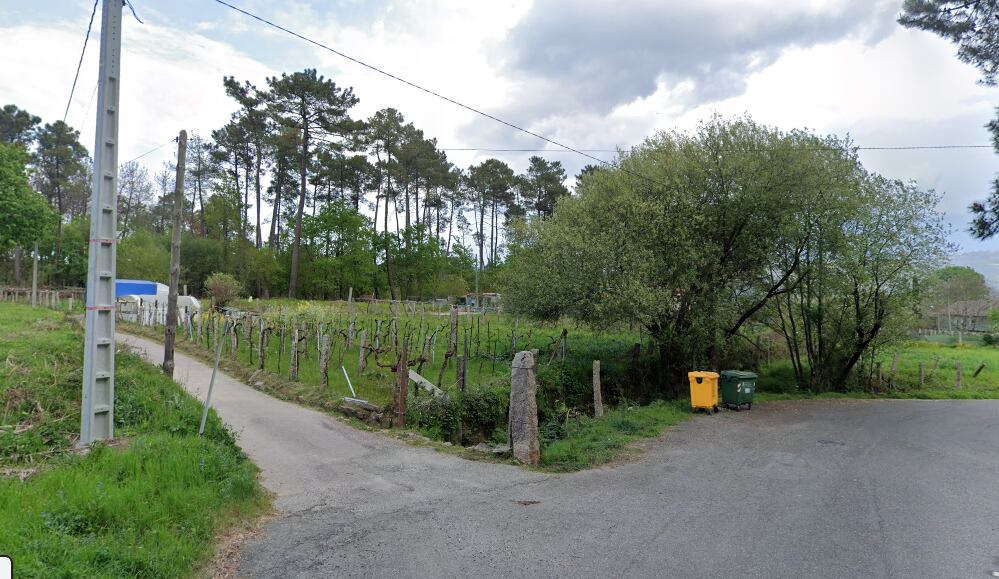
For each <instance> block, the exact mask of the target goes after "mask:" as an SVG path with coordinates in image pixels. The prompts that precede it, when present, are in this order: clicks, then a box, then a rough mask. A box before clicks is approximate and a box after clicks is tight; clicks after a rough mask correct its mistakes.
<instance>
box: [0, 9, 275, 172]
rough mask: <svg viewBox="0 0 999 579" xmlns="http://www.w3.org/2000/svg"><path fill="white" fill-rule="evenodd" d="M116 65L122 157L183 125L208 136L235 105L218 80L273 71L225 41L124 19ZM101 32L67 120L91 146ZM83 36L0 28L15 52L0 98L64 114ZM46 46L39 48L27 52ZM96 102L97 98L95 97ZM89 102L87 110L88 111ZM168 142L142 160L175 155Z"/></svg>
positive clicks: (50, 115) (3, 71) (48, 114)
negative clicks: (119, 64) (120, 81)
mask: <svg viewBox="0 0 999 579" xmlns="http://www.w3.org/2000/svg"><path fill="white" fill-rule="evenodd" d="M123 37H124V41H123V50H122V62H121V78H122V84H121V94H120V110H121V125H120V127H119V142H120V143H121V149H120V151H119V159H120V160H121V161H124V160H127V159H130V158H132V157H135V156H137V155H139V154H141V153H143V152H145V151H148V150H149V149H151V148H153V147H155V146H156V145H159V144H161V143H163V142H165V141H166V140H168V139H170V138H173V137H174V136H176V135H177V133H178V132H179V131H180V130H181V129H187V130H189V131H191V130H194V131H198V132H201V133H206V134H207V133H208V132H210V131H211V130H212V129H214V128H217V127H219V126H221V125H222V124H224V123H225V122H226V121H227V120H228V118H229V115H230V114H231V113H232V111H233V110H234V109H235V106H234V103H233V102H232V101H231V100H230V99H229V98H228V97H226V95H225V92H224V91H223V90H222V77H223V75H226V74H234V75H236V76H237V77H239V78H248V79H252V80H254V81H259V82H262V81H263V79H264V77H265V76H266V75H268V74H273V71H271V70H269V69H268V68H267V67H266V66H264V65H263V64H261V63H259V62H257V61H255V60H254V59H252V58H250V57H248V56H246V55H245V54H241V53H239V52H238V51H236V50H234V49H233V48H231V47H230V46H229V45H227V44H224V43H221V42H217V41H215V40H211V39H209V38H207V37H205V36H202V35H200V34H196V33H189V32H184V31H179V30H176V29H172V28H165V27H162V26H158V25H156V24H152V23H150V22H149V21H147V23H146V24H144V25H140V24H138V23H135V22H134V21H131V20H128V21H126V24H125V32H124V34H123ZM99 43H100V37H99V34H98V33H95V34H93V35H92V38H91V40H90V44H89V45H88V47H87V54H86V58H85V60H84V65H83V69H82V70H81V72H80V80H79V82H78V83H77V87H76V93H75V97H74V99H73V104H72V106H71V107H70V109H69V115H68V117H67V119H66V121H67V122H68V123H69V124H70V125H72V126H74V127H75V128H77V129H78V130H80V133H81V142H83V144H84V145H86V146H87V148H88V149H92V148H93V140H94V124H95V118H96V110H95V109H96V102H94V103H91V98H90V97H91V95H92V94H93V90H94V87H95V85H96V78H97V61H98V52H99ZM81 44H82V38H81V36H80V34H79V32H78V31H77V30H76V29H75V27H70V26H67V25H62V24H59V25H53V26H45V27H41V26H37V25H22V26H17V27H11V28H0V53H4V54H18V55H19V57H18V58H16V59H11V60H9V61H8V62H6V63H5V65H4V66H3V67H0V102H2V103H5V104H6V103H14V104H17V105H18V106H20V107H22V108H25V109H27V110H28V111H30V112H32V113H33V114H36V115H39V116H41V117H42V119H43V121H45V122H52V121H55V120H57V119H61V118H62V115H63V111H64V110H65V106H66V99H67V98H68V97H69V90H70V85H71V83H72V78H73V73H74V71H75V68H76V62H77V58H78V57H77V55H79V51H80V47H81ZM29 46H44V47H45V49H44V50H26V49H25V47H29ZM94 100H96V99H94ZM88 105H90V106H89V108H88ZM169 149H170V148H169V147H166V148H164V149H162V150H160V151H157V152H156V153H154V154H151V155H149V156H148V157H146V158H144V159H143V160H144V161H146V162H147V163H149V164H150V165H151V166H154V167H155V166H158V165H159V163H161V162H162V161H164V160H167V159H172V158H173V156H174V155H175V153H171V152H170V150H169Z"/></svg>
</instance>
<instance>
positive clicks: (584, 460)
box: [541, 401, 691, 472]
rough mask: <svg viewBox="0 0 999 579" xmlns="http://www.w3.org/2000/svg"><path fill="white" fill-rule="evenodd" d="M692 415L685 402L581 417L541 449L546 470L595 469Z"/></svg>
mask: <svg viewBox="0 0 999 579" xmlns="http://www.w3.org/2000/svg"><path fill="white" fill-rule="evenodd" d="M690 416H691V411H690V404H689V403H687V402H684V401H676V402H662V401H658V402H653V403H652V404H649V405H648V406H627V405H621V406H619V407H617V408H614V409H610V410H608V411H607V412H606V413H605V414H604V416H603V417H602V418H592V417H589V416H580V417H578V418H575V419H570V420H569V421H568V422H567V423H566V424H565V433H564V437H563V438H560V439H558V440H553V441H550V442H546V443H545V444H544V445H543V446H542V449H541V466H542V468H543V469H544V470H548V471H554V472H567V471H575V470H581V469H584V468H591V467H594V466H597V465H600V464H605V463H608V462H611V461H613V460H615V459H617V458H619V457H621V456H622V455H623V454H624V453H625V451H626V449H627V445H628V444H629V443H631V442H634V441H636V440H638V439H641V438H652V437H656V436H659V435H660V434H662V433H663V431H664V430H666V428H667V427H669V426H672V425H674V424H677V423H679V422H681V421H683V420H686V419H687V418H689V417H690Z"/></svg>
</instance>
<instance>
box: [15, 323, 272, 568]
mask: <svg viewBox="0 0 999 579" xmlns="http://www.w3.org/2000/svg"><path fill="white" fill-rule="evenodd" d="M82 342H83V336H82V331H81V330H80V328H79V325H78V324H77V323H76V322H74V321H72V320H67V319H64V316H63V314H59V313H56V312H52V311H47V310H42V309H31V308H28V307H25V306H20V305H12V304H0V360H4V361H5V362H6V363H5V365H4V366H3V367H0V467H3V468H4V469H5V470H6V471H7V472H10V473H26V474H30V476H28V478H26V479H25V480H23V481H22V480H20V479H19V478H16V477H7V478H0V513H2V516H0V551H3V553H4V554H5V555H9V556H11V557H12V559H13V561H14V568H15V575H16V576H18V577H135V576H142V577H178V576H186V575H190V574H191V573H192V571H193V570H194V569H196V568H197V567H198V566H200V565H201V564H203V562H204V561H205V560H206V559H207V558H208V556H209V555H210V554H211V551H212V545H213V538H214V537H215V535H216V534H217V533H218V532H220V531H222V530H223V529H224V528H225V527H226V526H227V525H228V524H230V523H232V522H233V521H235V520H236V519H239V518H247V517H252V516H254V515H256V514H257V513H259V512H260V511H261V510H263V509H265V508H267V499H266V497H265V496H264V495H263V493H262V491H261V489H260V488H259V486H258V484H257V481H256V467H255V466H254V465H253V464H252V463H251V462H249V460H247V458H246V457H245V456H244V455H243V453H242V452H241V451H240V449H239V448H238V447H237V446H236V441H235V438H234V436H233V435H232V434H231V432H230V431H229V430H227V429H226V428H225V426H224V425H223V424H222V423H221V421H220V420H219V419H218V417H217V416H216V415H215V413H214V412H212V413H211V414H210V419H209V422H208V425H207V428H206V436H205V437H203V438H199V437H198V436H197V428H198V423H199V420H200V405H199V403H198V402H197V401H196V400H194V399H193V398H192V397H190V396H189V395H187V394H186V393H185V392H184V391H183V390H182V389H181V388H180V387H179V386H178V385H177V384H176V383H174V382H173V381H172V380H170V379H169V378H167V377H165V376H164V375H163V373H162V372H161V371H160V370H159V369H158V368H156V367H155V366H152V365H150V364H147V363H145V362H143V361H141V360H140V359H139V358H138V357H136V356H134V355H132V354H128V353H124V352H122V353H119V354H118V356H117V360H116V362H117V364H116V408H115V425H116V435H117V436H118V437H120V438H118V439H117V440H116V441H115V443H114V444H113V445H112V446H107V445H103V444H98V445H95V446H94V447H93V448H92V451H91V452H90V453H88V454H78V453H75V452H72V451H71V448H72V445H73V443H74V441H75V436H76V433H77V430H78V429H79V420H80V408H79V398H80V395H81V381H80V380H81V374H82Z"/></svg>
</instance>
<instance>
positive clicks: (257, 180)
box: [256, 143, 263, 249]
mask: <svg viewBox="0 0 999 579" xmlns="http://www.w3.org/2000/svg"><path fill="white" fill-rule="evenodd" d="M256 150H257V166H256V173H257V175H256V177H257V179H256V188H257V249H260V248H261V247H262V246H263V239H261V235H260V162H261V157H262V154H261V151H260V144H259V143H258V144H257V145H256Z"/></svg>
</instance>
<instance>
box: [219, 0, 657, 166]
mask: <svg viewBox="0 0 999 579" xmlns="http://www.w3.org/2000/svg"><path fill="white" fill-rule="evenodd" d="M215 2H216V3H218V4H221V5H223V6H226V7H227V8H230V9H232V10H235V11H236V12H239V13H241V14H243V15H245V16H249V17H250V18H253V19H254V20H257V21H259V22H262V23H264V24H266V25H268V26H270V27H272V28H276V29H278V30H280V31H282V32H285V33H287V34H290V35H292V36H294V37H295V38H298V39H300V40H304V41H305V42H308V43H309V44H312V45H315V46H318V47H319V48H322V49H324V50H328V51H329V52H332V53H333V54H335V55H337V56H339V57H341V58H345V59H347V60H349V61H351V62H353V63H355V64H359V65H361V66H363V67H365V68H367V69H369V70H373V71H375V72H377V73H378V74H381V75H384V76H387V77H389V78H391V79H393V80H396V81H399V82H401V83H403V84H406V85H409V86H411V87H413V88H415V89H417V90H419V91H422V92H425V93H427V94H429V95H432V96H435V97H437V98H439V99H441V100H444V101H447V102H449V103H451V104H453V105H455V106H458V107H461V108H463V109H465V110H468V111H471V112H473V113H475V114H477V115H481V116H483V117H485V118H487V119H490V120H493V121H496V122H497V123H500V124H502V125H506V126H508V127H510V128H512V129H516V130H518V131H520V132H522V133H525V134H528V135H531V136H532V137H535V138H538V139H541V140H542V141H545V142H546V143H551V144H552V145H555V146H556V147H561V148H562V149H565V150H567V151H572V152H573V153H576V154H578V155H582V156H583V157H586V158H587V159H592V160H594V161H596V162H598V163H600V164H602V165H607V166H609V167H614V168H618V169H620V170H621V171H624V172H625V173H628V174H630V175H633V176H635V177H640V178H642V179H645V180H646V181H649V182H650V183H656V184H659V185H662V183H660V182H658V181H656V180H655V179H651V178H649V177H646V176H645V175H641V174H639V173H635V172H634V171H631V170H629V169H626V168H624V167H620V166H619V165H616V164H614V163H612V162H610V161H605V160H603V159H601V158H599V157H594V156H593V155H590V154H589V153H586V152H584V151H583V150H581V149H575V148H573V147H570V146H568V145H564V144H562V143H560V142H558V141H556V140H554V139H550V138H548V137H546V136H544V135H540V134H538V133H535V132H534V131H530V130H528V129H525V128H523V127H521V126H518V125H515V124H514V123H511V122H509V121H505V120H503V119H501V118H499V117H497V116H494V115H491V114H489V113H487V112H484V111H481V110H479V109H477V108H475V107H472V106H469V105H466V104H464V103H462V102H459V101H456V100H454V99H452V98H450V97H446V96H444V95H442V94H440V93H438V92H435V91H433V90H430V89H428V88H426V87H423V86H420V85H418V84H416V83H414V82H411V81H408V80H406V79H404V78H401V77H399V76H396V75H394V74H392V73H390V72H387V71H385V70H382V69H380V68H378V67H377V66H374V65H371V64H368V63H366V62H364V61H362V60H358V59H356V58H354V57H352V56H349V55H347V54H344V53H343V52H340V51H339V50H336V49H334V48H331V47H329V46H327V45H325V44H323V43H321V42H319V41H317V40H313V39H311V38H309V37H307V36H304V35H302V34H299V33H298V32H295V31H293V30H289V29H288V28H285V27H284V26H281V25H279V24H276V23H274V22H271V21H270V20H267V19H266V18H264V17H262V16H257V15H256V14H253V13H252V12H248V11H246V10H243V9H242V8H239V7H238V6H233V5H232V4H229V3H228V2H225V1H224V0H215Z"/></svg>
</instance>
